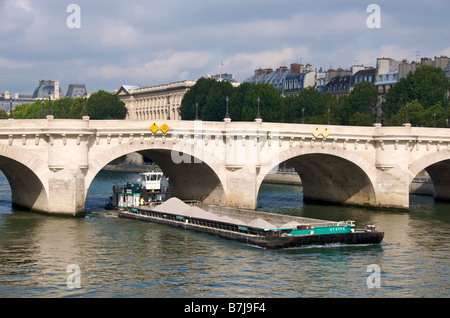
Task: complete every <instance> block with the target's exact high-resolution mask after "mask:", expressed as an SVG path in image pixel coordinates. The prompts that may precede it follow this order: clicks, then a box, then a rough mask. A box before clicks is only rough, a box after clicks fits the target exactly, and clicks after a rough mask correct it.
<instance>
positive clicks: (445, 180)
mask: <svg viewBox="0 0 450 318" xmlns="http://www.w3.org/2000/svg"><path fill="white" fill-rule="evenodd" d="M432 157H433V158H431V157H427V158H425V159H424V160H421V161H420V162H418V163H416V164H414V165H412V166H411V167H410V173H411V178H410V184H411V183H412V181H413V178H415V177H416V176H417V174H419V173H420V171H422V170H425V171H426V172H427V173H428V175H429V176H430V179H431V181H432V182H433V187H434V199H435V200H442V201H450V159H445V158H442V157H437V156H432ZM427 164H428V165H427ZM419 169H421V170H419ZM417 170H419V171H417Z"/></svg>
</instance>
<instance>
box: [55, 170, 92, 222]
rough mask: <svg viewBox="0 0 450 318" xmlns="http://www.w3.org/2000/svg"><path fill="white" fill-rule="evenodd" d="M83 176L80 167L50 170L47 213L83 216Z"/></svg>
mask: <svg viewBox="0 0 450 318" xmlns="http://www.w3.org/2000/svg"><path fill="white" fill-rule="evenodd" d="M84 183H85V178H84V174H83V173H82V171H81V169H77V170H76V171H70V170H69V169H68V168H63V169H58V170H54V171H52V172H51V175H50V176H49V179H48V207H47V211H46V212H47V213H50V214H57V215H68V216H83V215H84V205H85V199H86V197H85V184H84Z"/></svg>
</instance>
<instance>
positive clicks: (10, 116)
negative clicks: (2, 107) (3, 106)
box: [9, 97, 14, 119]
mask: <svg viewBox="0 0 450 318" xmlns="http://www.w3.org/2000/svg"><path fill="white" fill-rule="evenodd" d="M9 118H11V119H12V118H14V117H13V114H12V98H11V97H10V98H9Z"/></svg>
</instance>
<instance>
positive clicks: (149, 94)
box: [116, 81, 196, 120]
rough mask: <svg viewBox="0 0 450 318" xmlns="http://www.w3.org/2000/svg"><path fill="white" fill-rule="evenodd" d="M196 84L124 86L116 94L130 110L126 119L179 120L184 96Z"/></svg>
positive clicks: (192, 82)
mask: <svg viewBox="0 0 450 318" xmlns="http://www.w3.org/2000/svg"><path fill="white" fill-rule="evenodd" d="M195 83H196V82H195V81H180V82H174V83H169V84H164V85H157V86H150V87H142V88H141V87H138V86H129V85H122V86H121V87H120V88H119V89H118V90H117V91H116V94H117V95H118V97H119V99H120V100H121V101H123V102H124V103H125V106H126V107H127V109H128V114H127V117H126V119H129V120H166V119H174V120H179V119H181V117H180V114H179V108H180V106H181V101H182V100H183V96H184V94H186V92H187V91H188V90H189V89H190V88H191V87H192V86H193V85H194V84H195Z"/></svg>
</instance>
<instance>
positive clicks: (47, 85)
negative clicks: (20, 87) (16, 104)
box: [32, 80, 65, 99]
mask: <svg viewBox="0 0 450 318" xmlns="http://www.w3.org/2000/svg"><path fill="white" fill-rule="evenodd" d="M49 96H50V98H51V99H60V98H64V96H65V95H64V92H63V90H62V89H61V87H60V86H59V81H51V80H49V81H46V80H40V81H39V86H38V87H36V89H35V90H34V93H33V96H32V98H34V99H46V98H49Z"/></svg>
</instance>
